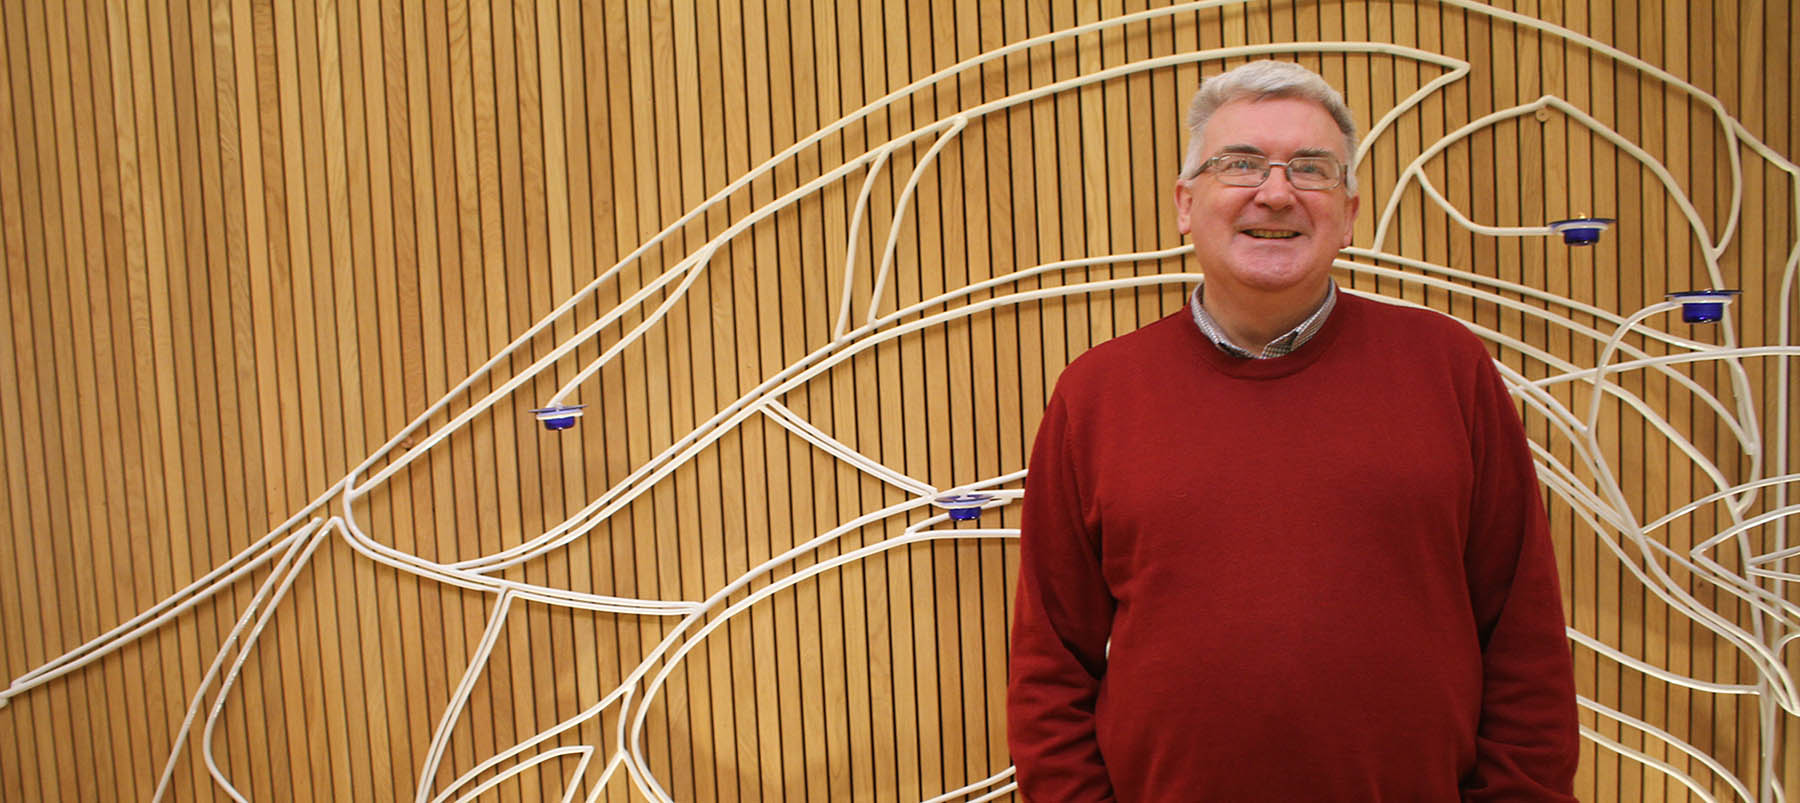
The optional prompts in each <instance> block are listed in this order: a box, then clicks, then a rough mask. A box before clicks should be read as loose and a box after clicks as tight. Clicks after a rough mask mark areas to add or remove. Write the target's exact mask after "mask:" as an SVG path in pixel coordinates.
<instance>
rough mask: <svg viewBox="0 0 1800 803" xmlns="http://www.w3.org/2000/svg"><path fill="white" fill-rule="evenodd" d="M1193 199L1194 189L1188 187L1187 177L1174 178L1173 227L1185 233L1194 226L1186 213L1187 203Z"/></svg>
mask: <svg viewBox="0 0 1800 803" xmlns="http://www.w3.org/2000/svg"><path fill="white" fill-rule="evenodd" d="M1193 200H1194V191H1193V190H1190V189H1188V185H1187V179H1181V178H1178V179H1175V229H1176V230H1177V231H1180V232H1181V233H1182V234H1187V233H1188V232H1189V231H1190V230H1191V229H1193V227H1194V221H1193V219H1192V217H1191V216H1190V215H1189V214H1188V204H1189V203H1191V202H1192V201H1193Z"/></svg>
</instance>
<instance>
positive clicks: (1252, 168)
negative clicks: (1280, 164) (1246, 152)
mask: <svg viewBox="0 0 1800 803" xmlns="http://www.w3.org/2000/svg"><path fill="white" fill-rule="evenodd" d="M1219 169H1220V170H1225V171H1229V172H1232V173H1260V172H1262V169H1263V162H1262V160H1261V159H1258V158H1256V157H1254V156H1224V157H1220V161H1219Z"/></svg>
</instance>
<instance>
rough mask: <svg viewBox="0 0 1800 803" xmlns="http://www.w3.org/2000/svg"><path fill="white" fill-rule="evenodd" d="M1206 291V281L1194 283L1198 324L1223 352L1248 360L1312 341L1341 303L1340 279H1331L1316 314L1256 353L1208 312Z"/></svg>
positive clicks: (1191, 307) (1191, 304)
mask: <svg viewBox="0 0 1800 803" xmlns="http://www.w3.org/2000/svg"><path fill="white" fill-rule="evenodd" d="M1205 293H1206V282H1204V281H1202V282H1201V283H1199V284H1197V285H1195V286H1194V293H1193V295H1191V296H1188V311H1189V312H1190V313H1192V314H1193V316H1194V324H1195V325H1196V326H1199V327H1200V331H1201V333H1203V334H1205V335H1206V339H1207V340H1211V341H1212V344H1213V345H1214V346H1217V347H1219V350H1220V351H1223V352H1225V353H1226V354H1230V355H1231V356H1233V357H1238V358H1241V359H1246V360H1249V359H1258V360H1266V359H1270V358H1273V357H1281V356H1284V355H1286V354H1289V353H1291V352H1292V351H1293V350H1294V349H1297V348H1300V347H1301V346H1304V345H1306V341H1308V340H1311V339H1312V338H1313V335H1316V334H1318V333H1319V330H1320V329H1323V328H1325V319H1326V318H1329V317H1331V310H1332V308H1333V307H1335V306H1337V282H1330V283H1328V284H1327V285H1326V289H1325V300H1324V301H1322V302H1319V308H1318V309H1316V310H1313V314H1311V315H1309V316H1307V318H1306V320H1304V321H1301V322H1300V325H1299V326H1296V327H1294V328H1293V329H1289V330H1288V331H1287V333H1286V334H1284V335H1282V336H1280V337H1278V338H1275V339H1274V340H1271V341H1269V345H1267V346H1264V347H1263V350H1262V353H1261V354H1255V353H1252V352H1250V351H1249V350H1247V349H1245V348H1243V347H1241V346H1239V345H1238V344H1236V343H1233V342H1231V338H1230V337H1228V336H1227V335H1226V334H1225V330H1224V329H1223V328H1222V327H1220V326H1219V323H1218V321H1215V320H1213V317H1212V315H1211V314H1209V313H1208V312H1207V311H1206V307H1205V306H1204V305H1202V304H1201V303H1200V302H1201V297H1202V296H1203V295H1205Z"/></svg>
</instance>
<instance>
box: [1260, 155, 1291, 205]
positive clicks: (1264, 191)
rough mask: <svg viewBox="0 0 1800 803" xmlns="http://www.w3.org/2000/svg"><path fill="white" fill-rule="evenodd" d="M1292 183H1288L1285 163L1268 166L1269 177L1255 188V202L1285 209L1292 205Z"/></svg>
mask: <svg viewBox="0 0 1800 803" xmlns="http://www.w3.org/2000/svg"><path fill="white" fill-rule="evenodd" d="M1296 192H1298V191H1297V190H1295V189H1294V185H1293V184H1290V183H1288V172H1287V165H1282V164H1276V165H1270V166H1269V177H1268V178H1267V179H1264V180H1263V183H1262V186H1260V187H1257V188H1256V203H1257V204H1259V205H1261V206H1266V207H1269V208H1270V209H1286V208H1288V207H1290V206H1293V205H1294V201H1295V193H1296Z"/></svg>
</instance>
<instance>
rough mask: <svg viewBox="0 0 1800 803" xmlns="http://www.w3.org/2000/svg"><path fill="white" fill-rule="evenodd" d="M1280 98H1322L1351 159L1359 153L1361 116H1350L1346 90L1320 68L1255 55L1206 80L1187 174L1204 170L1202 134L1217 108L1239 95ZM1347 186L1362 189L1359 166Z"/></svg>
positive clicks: (1191, 133)
mask: <svg viewBox="0 0 1800 803" xmlns="http://www.w3.org/2000/svg"><path fill="white" fill-rule="evenodd" d="M1274 98H1296V99H1299V100H1310V101H1312V102H1314V103H1317V104H1319V106H1321V107H1323V108H1324V109H1325V111H1326V112H1328V113H1329V114H1330V115H1331V119H1332V120H1333V121H1334V122H1336V123H1337V127H1338V130H1339V131H1342V132H1344V153H1345V155H1346V156H1347V157H1348V158H1349V159H1351V160H1355V159H1356V119H1355V118H1353V117H1351V116H1350V107H1349V106H1346V105H1344V96H1343V95H1341V94H1339V93H1338V91H1337V90H1336V89H1333V88H1331V84H1328V83H1325V79H1323V78H1320V77H1319V74H1318V73H1315V72H1313V71H1312V70H1309V69H1306V68H1305V67H1302V66H1300V65H1298V64H1294V63H1293V62H1287V61H1252V62H1250V63H1249V64H1245V65H1243V66H1241V67H1237V68H1234V69H1231V70H1227V71H1225V72H1223V73H1220V74H1218V75H1215V76H1213V77H1212V78H1208V79H1206V80H1204V81H1202V82H1200V90H1199V91H1197V92H1195V93H1194V100H1193V102H1192V103H1190V104H1188V119H1187V128H1188V147H1187V155H1186V157H1185V158H1183V159H1182V161H1181V177H1182V178H1184V179H1185V178H1193V177H1194V176H1196V175H1199V173H1200V168H1201V167H1202V166H1203V165H1204V164H1205V158H1204V155H1205V149H1204V148H1205V146H1204V145H1203V144H1202V143H1201V141H1200V139H1201V137H1200V135H1201V132H1202V131H1204V130H1205V129H1206V121H1208V120H1210V119H1212V116H1213V112H1216V111H1218V110H1219V107H1221V106H1224V105H1225V104H1227V103H1230V102H1232V101H1236V100H1270V99H1274ZM1344 186H1345V187H1346V188H1348V189H1349V192H1350V194H1351V195H1355V194H1356V173H1355V171H1353V170H1352V171H1348V174H1347V175H1346V176H1345V177H1344Z"/></svg>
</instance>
